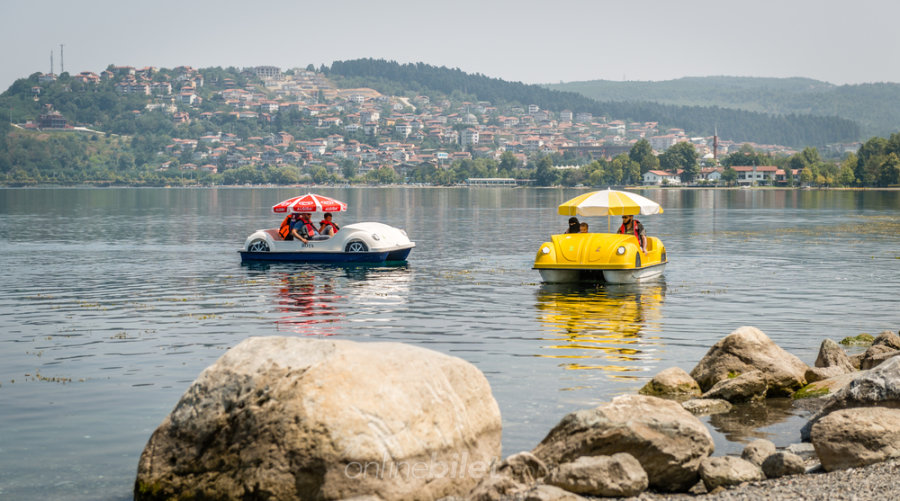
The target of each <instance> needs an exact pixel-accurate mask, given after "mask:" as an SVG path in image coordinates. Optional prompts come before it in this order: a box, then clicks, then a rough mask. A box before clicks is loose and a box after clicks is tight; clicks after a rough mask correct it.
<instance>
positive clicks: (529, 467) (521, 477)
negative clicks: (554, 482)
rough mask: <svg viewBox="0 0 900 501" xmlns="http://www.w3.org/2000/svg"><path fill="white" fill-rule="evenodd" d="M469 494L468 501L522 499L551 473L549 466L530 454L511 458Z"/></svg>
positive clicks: (523, 453) (518, 454) (504, 461)
mask: <svg viewBox="0 0 900 501" xmlns="http://www.w3.org/2000/svg"><path fill="white" fill-rule="evenodd" d="M491 473H492V474H491V475H487V476H486V477H484V478H483V479H482V480H481V482H479V483H478V485H477V486H475V488H474V489H473V490H472V492H470V493H469V495H468V496H467V499H468V501H503V500H508V499H519V498H521V497H522V496H523V495H524V493H525V492H526V491H528V489H529V488H531V487H533V486H534V485H535V484H536V483H537V482H539V481H541V480H543V479H544V477H546V476H547V475H548V473H549V470H548V469H547V465H545V464H544V462H543V461H541V460H540V459H538V457H537V456H535V455H534V454H532V453H530V452H519V453H516V454H513V455H512V456H509V457H508V458H506V459H505V460H503V462H502V463H500V465H499V466H498V467H497V468H496V471H493V472H491Z"/></svg>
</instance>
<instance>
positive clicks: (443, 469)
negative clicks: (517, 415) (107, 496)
mask: <svg viewBox="0 0 900 501" xmlns="http://www.w3.org/2000/svg"><path fill="white" fill-rule="evenodd" d="M500 426H501V422H500V411H499V408H498V406H497V402H496V401H495V400H494V398H493V396H492V395H491V390H490V386H489V385H488V382H487V380H486V379H485V378H484V375H482V374H481V372H480V371H479V370H478V369H477V368H475V366H473V365H471V364H469V363H467V362H465V361H463V360H461V359H459V358H455V357H451V356H447V355H443V354H440V353H437V352H434V351H431V350H427V349H424V348H419V347H415V346H409V345H403V344H399V343H355V342H351V341H339V340H338V341H334V340H328V341H326V340H311V339H300V338H292V337H268V338H249V339H246V340H244V341H243V342H241V343H240V344H239V345H237V346H236V347H234V348H232V349H231V350H229V351H228V352H226V353H225V354H224V355H223V356H222V357H221V358H220V359H219V360H217V361H216V362H215V363H214V364H213V365H211V366H210V367H208V368H207V369H206V370H204V371H203V372H202V373H201V374H200V376H199V377H198V378H197V380H196V381H194V383H193V384H192V385H191V386H190V388H188V390H187V392H186V393H185V394H184V395H183V396H182V397H181V400H180V401H179V402H178V404H177V405H176V406H175V409H174V410H173V411H172V413H171V414H169V416H168V417H166V419H165V420H164V421H163V423H162V424H161V425H160V426H159V428H157V429H156V431H155V432H154V433H153V435H152V437H151V438H150V440H149V442H148V443H147V446H146V448H145V449H144V452H143V454H142V455H141V458H140V461H139V464H138V475H137V480H136V482H135V498H136V499H139V500H140V499H168V498H179V499H187V498H203V499H223V500H224V499H247V498H254V499H269V498H271V499H313V498H315V499H343V498H351V497H355V496H365V495H372V496H377V497H379V498H380V499H383V500H391V499H436V498H440V497H443V496H451V495H464V494H466V493H468V491H469V490H470V489H471V488H472V487H474V486H475V484H476V483H477V482H478V481H479V480H480V478H481V477H483V476H485V475H488V474H489V473H490V471H489V470H490V468H491V465H492V462H493V461H494V460H495V459H496V458H498V456H499V454H500Z"/></svg>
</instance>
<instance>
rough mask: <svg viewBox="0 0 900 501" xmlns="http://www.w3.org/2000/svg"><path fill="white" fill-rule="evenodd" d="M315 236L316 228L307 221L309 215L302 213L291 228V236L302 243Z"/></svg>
mask: <svg viewBox="0 0 900 501" xmlns="http://www.w3.org/2000/svg"><path fill="white" fill-rule="evenodd" d="M316 234H317V232H316V227H315V226H313V224H312V222H310V220H309V213H306V212H303V213H301V214H300V217H299V218H298V219H297V220H296V221H295V222H294V224H293V225H292V226H291V235H293V236H294V238H296V239H297V240H300V241H301V242H303V243H307V242H309V241H310V240H312V239H313V237H315V236H316Z"/></svg>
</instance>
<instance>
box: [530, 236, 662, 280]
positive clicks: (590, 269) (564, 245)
mask: <svg viewBox="0 0 900 501" xmlns="http://www.w3.org/2000/svg"><path fill="white" fill-rule="evenodd" d="M667 262H668V260H667V258H666V247H665V246H664V245H663V243H662V241H660V240H659V239H658V238H656V237H647V251H646V252H643V251H642V250H641V248H640V246H639V244H638V241H637V239H636V238H635V237H634V235H622V234H619V233H567V234H562V235H553V236H552V237H551V241H550V242H544V243H543V244H541V246H540V248H539V249H538V251H537V255H536V256H535V258H534V268H533V269H535V270H538V271H539V272H540V273H541V279H542V280H543V281H544V282H581V281H597V282H600V281H603V282H608V283H619V284H621V283H635V282H640V281H644V280H650V279H653V278H656V277H659V276H660V275H662V273H663V270H664V269H665V266H666V263H667Z"/></svg>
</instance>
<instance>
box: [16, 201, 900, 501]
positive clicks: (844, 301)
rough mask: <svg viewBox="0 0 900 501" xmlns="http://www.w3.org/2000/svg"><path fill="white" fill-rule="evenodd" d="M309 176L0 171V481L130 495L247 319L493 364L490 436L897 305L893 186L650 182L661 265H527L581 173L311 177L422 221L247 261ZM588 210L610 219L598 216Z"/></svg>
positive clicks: (786, 422)
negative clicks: (465, 184) (723, 356)
mask: <svg viewBox="0 0 900 501" xmlns="http://www.w3.org/2000/svg"><path fill="white" fill-rule="evenodd" d="M305 191H307V190H305V189H299V190H298V189H280V188H279V189H276V188H271V189H264V188H252V189H251V188H245V189H2V190H0V264H2V271H3V274H2V281H0V499H130V498H131V488H132V483H133V481H134V475H135V471H136V467H137V460H138V457H139V456H140V453H141V451H142V449H143V447H144V444H145V443H146V441H147V439H148V438H149V437H150V434H151V433H152V432H153V430H154V429H155V428H156V426H158V425H159V424H160V422H161V421H162V420H163V418H164V417H165V416H166V415H167V414H168V413H169V411H170V410H171V409H172V408H173V406H174V405H175V403H176V402H177V401H178V399H179V397H180V396H181V394H182V393H183V392H184V391H185V390H186V389H187V387H188V386H189V385H190V383H191V382H192V381H193V380H194V378H195V377H196V376H197V375H198V374H199V373H200V371H202V370H203V369H204V368H205V367H207V366H208V365H210V364H211V363H213V361H215V360H216V359H217V358H218V357H219V356H221V355H222V353H223V352H224V351H225V350H226V349H228V348H229V347H232V346H234V345H236V344H237V343H239V342H240V341H241V340H243V339H245V338H247V337H248V336H267V335H285V336H303V337H325V336H335V337H336V338H342V339H351V340H356V341H363V342H366V341H401V342H406V343H413V344H417V345H421V346H425V347H428V348H431V349H434V350H437V351H440V352H443V353H448V354H451V355H455V356H458V357H461V358H463V359H465V360H467V361H469V362H471V363H473V364H475V365H476V366H478V367H479V368H480V369H481V370H482V371H483V372H484V373H485V375H486V376H487V378H488V380H489V381H490V383H491V387H492V389H493V392H494V396H495V398H496V399H497V401H498V403H499V405H500V410H501V412H502V414H503V421H504V430H503V446H504V455H509V454H512V453H514V452H517V451H520V450H527V449H531V448H533V447H534V446H535V445H536V444H537V443H538V442H539V441H540V440H541V438H543V436H544V435H545V434H546V432H547V431H549V429H550V428H551V427H552V426H553V425H554V424H556V423H557V422H558V421H559V419H560V418H562V416H563V415H565V414H566V413H568V412H570V411H573V410H576V409H580V408H586V407H591V406H595V405H597V404H600V403H602V402H604V401H608V400H609V399H610V398H612V397H614V396H616V395H618V394H623V393H630V392H634V391H636V390H637V389H638V388H640V387H641V386H642V385H643V384H644V383H646V381H647V380H648V379H649V378H651V377H652V376H653V375H654V374H655V373H656V372H659V371H660V370H662V369H665V368H667V367H671V366H678V367H681V368H683V369H685V370H688V371H689V370H690V369H691V368H693V366H694V365H695V364H696V363H697V361H698V360H699V359H700V358H701V357H702V356H703V354H704V353H705V352H706V350H707V349H708V348H709V347H710V346H711V345H712V344H713V343H715V342H716V341H717V340H718V339H720V338H721V337H723V336H725V335H727V334H728V333H729V332H731V331H732V330H734V329H735V328H737V327H739V326H741V325H753V326H756V327H759V328H760V329H762V330H763V331H764V332H766V333H767V334H768V335H769V336H770V337H771V338H773V339H774V340H775V341H776V342H777V343H778V344H779V345H781V346H782V347H783V348H785V349H787V350H788V351H790V352H791V353H793V354H795V355H797V356H798V357H800V358H801V359H802V360H804V361H805V362H807V363H809V364H812V362H813V361H814V359H815V356H816V353H817V350H818V346H819V344H820V343H821V341H822V340H823V339H825V338H831V339H834V340H840V339H841V338H843V337H844V336H847V335H856V334H858V333H861V332H868V333H872V334H877V333H878V332H880V331H882V330H885V329H893V330H897V329H898V328H900V309H898V307H897V306H898V304H897V293H896V291H897V287H898V285H900V192H898V191H865V192H858V191H779V190H727V191H725V190H719V191H716V190H655V191H654V190H650V191H644V192H643V194H644V195H646V196H649V197H650V198H652V199H654V200H657V201H659V202H660V203H662V205H663V206H664V207H665V213H664V214H662V215H659V216H646V217H643V218H641V219H642V221H643V222H644V224H645V226H646V227H647V230H648V232H649V233H650V234H653V235H656V236H659V237H660V238H661V239H662V240H663V242H664V243H665V244H666V247H667V250H668V254H669V259H670V264H669V265H668V267H667V268H666V272H665V275H664V278H663V280H661V281H659V282H656V283H652V284H643V285H635V286H608V287H602V286H601V287H561V286H548V285H542V284H541V283H540V280H539V275H538V273H537V272H535V271H533V270H531V265H532V259H533V256H534V253H535V252H536V251H537V248H538V246H539V245H540V243H541V242H543V241H545V240H547V239H548V237H549V235H550V234H551V233H556V232H560V231H562V229H563V228H564V226H565V218H563V217H561V216H558V215H556V210H555V209H556V205H558V204H559V203H561V202H562V201H564V200H566V199H568V198H570V197H572V196H575V195H576V194H578V193H580V192H581V191H580V190H575V189H437V188H408V189H404V188H397V189H393V188H368V189H367V188H322V189H317V190H316V191H317V192H319V193H323V194H326V195H330V196H334V197H336V198H339V199H342V200H344V201H346V202H348V203H349V206H350V211H349V213H346V214H339V215H338V216H337V217H336V220H337V222H338V223H339V224H346V223H349V222H354V221H361V220H373V221H381V222H384V223H387V224H390V225H393V226H398V227H402V228H405V229H406V230H407V232H408V233H409V235H410V237H411V238H412V239H413V240H415V241H416V243H417V247H416V248H415V249H414V250H413V252H412V254H411V256H410V260H409V262H408V263H407V264H406V265H405V266H399V267H351V268H336V267H308V266H299V265H289V264H275V265H269V266H242V265H241V264H240V257H239V255H238V253H237V252H236V251H237V249H238V248H239V247H240V245H241V244H242V243H243V241H244V238H245V237H246V236H247V235H249V234H250V233H251V232H252V231H253V230H255V229H258V228H264V227H273V226H275V225H277V223H278V218H277V217H275V216H272V215H270V214H269V208H270V207H271V206H272V205H274V204H275V203H277V202H279V201H281V200H282V199H285V198H288V197H290V196H293V195H296V194H300V193H302V192H305ZM589 222H590V223H591V228H592V229H593V230H594V231H601V230H602V229H603V228H604V227H605V226H606V220H605V219H600V218H598V219H590V220H589ZM803 417H804V414H803V412H802V411H798V410H795V409H792V408H791V407H790V406H789V405H770V406H768V407H764V408H748V409H741V410H740V411H738V412H734V413H731V414H726V415H722V416H717V417H714V418H706V422H707V423H708V424H709V425H710V428H711V430H712V432H713V434H714V437H715V439H716V449H717V450H716V454H726V453H732V452H735V451H739V450H740V449H741V442H742V441H747V440H748V439H752V438H754V437H756V436H765V437H768V438H769V439H771V440H773V441H775V442H776V444H777V445H786V444H789V443H791V442H795V441H799V432H797V429H798V428H799V425H800V424H801V423H802V422H803Z"/></svg>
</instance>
